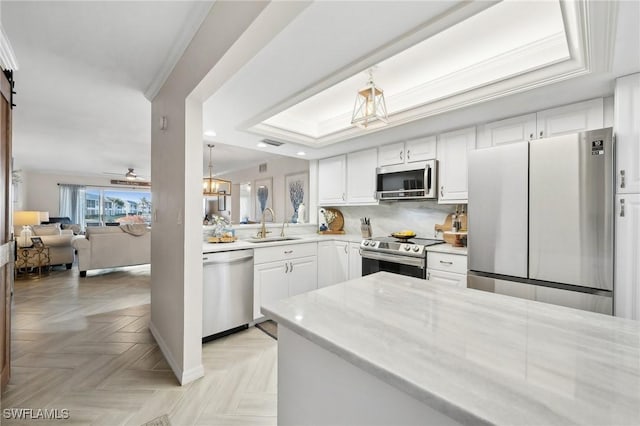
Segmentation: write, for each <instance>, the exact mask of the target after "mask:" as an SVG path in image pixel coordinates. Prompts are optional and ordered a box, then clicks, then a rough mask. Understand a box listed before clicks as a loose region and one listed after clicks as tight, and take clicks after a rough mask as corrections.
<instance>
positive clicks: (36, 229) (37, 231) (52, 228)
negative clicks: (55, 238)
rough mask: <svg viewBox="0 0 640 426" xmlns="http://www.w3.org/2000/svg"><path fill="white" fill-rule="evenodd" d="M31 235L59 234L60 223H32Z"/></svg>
mask: <svg viewBox="0 0 640 426" xmlns="http://www.w3.org/2000/svg"><path fill="white" fill-rule="evenodd" d="M31 229H32V230H33V235H34V236H38V237H42V236H46V235H60V224H59V223H51V224H49V225H34V226H32V227H31Z"/></svg>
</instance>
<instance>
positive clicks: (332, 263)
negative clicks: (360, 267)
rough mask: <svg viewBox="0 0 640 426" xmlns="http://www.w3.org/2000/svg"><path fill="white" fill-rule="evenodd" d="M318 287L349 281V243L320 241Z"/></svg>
mask: <svg viewBox="0 0 640 426" xmlns="http://www.w3.org/2000/svg"><path fill="white" fill-rule="evenodd" d="M318 266H319V267H318V288H322V287H327V286H330V285H333V284H337V283H341V282H343V281H347V277H348V275H349V243H347V242H345V241H320V242H319V243H318Z"/></svg>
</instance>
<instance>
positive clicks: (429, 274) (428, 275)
mask: <svg viewBox="0 0 640 426" xmlns="http://www.w3.org/2000/svg"><path fill="white" fill-rule="evenodd" d="M429 279H431V272H427V280H429Z"/></svg>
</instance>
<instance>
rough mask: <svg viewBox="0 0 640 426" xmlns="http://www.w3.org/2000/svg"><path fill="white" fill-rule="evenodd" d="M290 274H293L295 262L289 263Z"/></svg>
mask: <svg viewBox="0 0 640 426" xmlns="http://www.w3.org/2000/svg"><path fill="white" fill-rule="evenodd" d="M289 272H293V262H289Z"/></svg>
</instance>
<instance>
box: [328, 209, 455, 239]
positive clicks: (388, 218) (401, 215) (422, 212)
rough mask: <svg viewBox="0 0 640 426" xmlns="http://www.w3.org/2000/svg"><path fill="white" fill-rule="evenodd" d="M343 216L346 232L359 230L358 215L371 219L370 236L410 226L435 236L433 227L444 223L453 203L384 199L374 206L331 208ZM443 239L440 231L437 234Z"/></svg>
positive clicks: (427, 235) (418, 232)
mask: <svg viewBox="0 0 640 426" xmlns="http://www.w3.org/2000/svg"><path fill="white" fill-rule="evenodd" d="M334 208H337V209H338V210H340V211H341V212H342V215H343V216H344V228H345V231H346V232H347V233H349V234H352V233H353V234H359V233H360V218H361V217H364V216H366V217H368V218H370V219H371V228H372V229H373V236H374V237H380V236H386V235H389V234H391V233H392V232H396V231H400V230H402V229H412V230H414V231H415V232H416V233H417V234H418V236H420V237H423V238H434V236H435V232H434V229H433V227H434V226H435V225H437V224H441V223H444V220H445V219H446V217H447V215H448V214H449V213H454V212H455V205H442V204H438V203H436V202H433V201H398V202H393V201H391V202H389V201H385V202H384V203H380V204H379V205H377V206H338V207H334ZM437 238H438V239H442V234H439V235H438V236H437Z"/></svg>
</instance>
